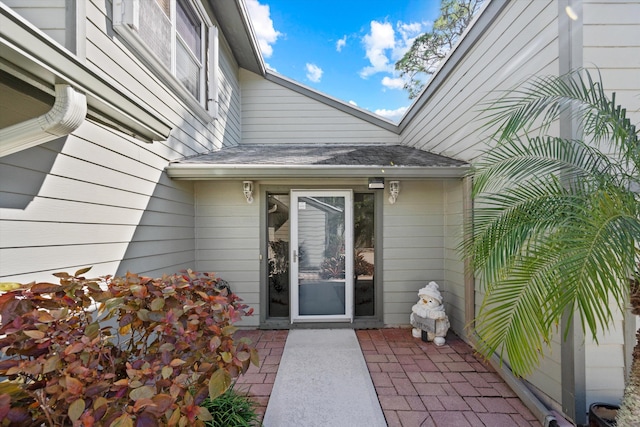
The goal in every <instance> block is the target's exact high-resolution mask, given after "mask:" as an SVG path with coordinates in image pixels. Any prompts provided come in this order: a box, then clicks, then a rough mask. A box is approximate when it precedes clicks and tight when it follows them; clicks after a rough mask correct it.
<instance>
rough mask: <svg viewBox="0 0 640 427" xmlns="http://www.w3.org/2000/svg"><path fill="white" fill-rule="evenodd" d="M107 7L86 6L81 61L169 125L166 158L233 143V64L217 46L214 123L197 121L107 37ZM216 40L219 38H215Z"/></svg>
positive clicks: (235, 99)
mask: <svg viewBox="0 0 640 427" xmlns="http://www.w3.org/2000/svg"><path fill="white" fill-rule="evenodd" d="M111 7H112V6H111V2H97V1H96V2H91V3H90V4H89V5H88V6H87V21H88V23H87V28H86V32H87V48H86V49H87V52H86V56H87V61H88V62H89V63H91V64H92V65H94V66H95V67H96V68H97V69H99V70H102V71H103V72H104V73H105V74H106V75H108V76H110V77H112V78H113V80H114V82H117V83H119V84H121V85H122V87H123V88H126V90H128V91H130V92H131V93H134V94H135V96H137V97H139V98H140V99H141V100H142V102H145V103H147V105H149V106H151V108H153V109H156V110H157V111H158V113H159V114H160V115H162V116H163V117H165V118H166V120H167V121H168V122H170V123H172V124H173V126H174V129H173V131H172V134H171V137H170V139H169V141H167V142H162V144H167V145H168V146H169V147H170V149H171V150H172V151H173V154H172V155H171V157H170V159H175V158H179V157H183V156H190V155H194V154H198V153H202V152H205V151H209V150H211V149H215V148H219V147H220V146H222V145H234V144H237V143H238V136H239V120H238V118H239V116H240V113H239V99H240V95H239V83H238V81H237V75H236V74H237V64H236V63H235V60H234V59H233V57H232V54H231V52H230V51H229V50H228V48H226V44H225V43H224V39H222V42H221V47H222V48H221V49H220V58H219V70H218V83H219V93H220V100H221V102H220V103H219V116H220V117H219V119H218V120H212V121H209V122H203V121H202V120H201V119H200V118H199V117H198V116H197V115H196V114H195V113H194V112H192V111H191V110H190V108H189V107H188V106H187V104H185V103H184V102H183V101H181V99H180V98H179V97H178V96H177V95H176V94H175V93H173V91H172V90H171V89H170V88H169V87H167V86H166V85H165V84H164V83H163V82H162V81H161V80H160V79H159V78H158V77H156V75H155V71H154V70H152V69H149V68H147V67H146V66H145V65H144V64H143V63H142V62H141V60H140V59H138V57H137V56H136V54H135V52H134V51H133V50H132V48H130V47H128V46H127V45H126V44H124V43H123V42H122V39H121V38H120V36H117V35H115V34H114V32H113V28H112V21H111V10H110V9H111ZM221 37H222V34H221Z"/></svg>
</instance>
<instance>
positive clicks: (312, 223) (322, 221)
mask: <svg viewBox="0 0 640 427" xmlns="http://www.w3.org/2000/svg"><path fill="white" fill-rule="evenodd" d="M297 208H298V230H297V231H298V245H299V247H298V249H297V254H298V265H299V267H298V288H299V314H300V316H331V315H343V314H345V313H346V306H345V302H346V300H345V298H346V296H345V291H346V290H345V258H344V257H345V198H344V197H343V196H335V197H334V196H326V197H324V196H316V197H300V198H299V199H298V206H297Z"/></svg>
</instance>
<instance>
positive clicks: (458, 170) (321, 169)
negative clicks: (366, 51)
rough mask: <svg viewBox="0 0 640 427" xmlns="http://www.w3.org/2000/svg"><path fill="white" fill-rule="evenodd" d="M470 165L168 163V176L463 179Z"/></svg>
mask: <svg viewBox="0 0 640 427" xmlns="http://www.w3.org/2000/svg"><path fill="white" fill-rule="evenodd" d="M469 168H470V165H467V164H465V165H461V166H401V167H398V166H348V167H345V166H333V165H327V166H325V165H312V166H298V165H260V166H256V165H228V164H195V163H192V164H188V163H187V164H182V163H174V164H170V165H169V166H167V168H166V172H167V175H169V177H170V178H172V179H179V180H226V179H256V180H257V179H281V178H297V179H300V178H368V177H374V176H376V177H377V176H382V177H385V178H388V179H392V178H393V179H427V178H462V177H464V176H465V175H466V174H467V172H468V171H469Z"/></svg>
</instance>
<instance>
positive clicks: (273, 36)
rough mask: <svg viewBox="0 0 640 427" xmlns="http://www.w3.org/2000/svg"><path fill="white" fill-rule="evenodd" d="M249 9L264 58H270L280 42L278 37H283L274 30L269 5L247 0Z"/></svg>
mask: <svg viewBox="0 0 640 427" xmlns="http://www.w3.org/2000/svg"><path fill="white" fill-rule="evenodd" d="M247 9H248V10H249V17H250V18H251V25H252V26H253V29H254V30H255V33H256V37H257V38H258V45H259V46H260V51H261V52H262V56H263V57H265V58H269V57H270V56H271V55H272V54H273V46H272V45H273V44H274V43H275V42H276V41H277V40H278V37H280V36H282V33H280V32H279V31H276V30H275V28H273V21H272V20H271V16H270V14H271V11H270V10H269V6H268V5H263V4H260V3H259V2H258V0H247Z"/></svg>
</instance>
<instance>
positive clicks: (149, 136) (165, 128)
mask: <svg viewBox="0 0 640 427" xmlns="http://www.w3.org/2000/svg"><path fill="white" fill-rule="evenodd" d="M0 58H2V62H3V63H4V66H3V69H5V70H6V69H11V68H15V70H16V73H15V74H16V75H17V76H20V74H21V73H24V74H31V75H32V76H34V77H35V78H37V79H39V80H42V81H44V82H46V83H48V84H50V85H51V87H52V88H53V86H54V85H55V84H58V83H63V84H68V85H70V86H72V87H73V88H74V89H75V90H76V91H78V92H81V93H84V94H85V95H86V97H87V105H88V109H89V112H88V116H93V115H94V114H93V113H95V116H96V117H97V118H99V119H101V120H106V121H107V122H113V123H115V124H116V125H120V126H121V130H123V131H124V132H126V133H128V134H130V135H132V136H134V137H138V138H140V139H142V140H144V141H147V142H151V141H162V140H166V139H167V138H168V137H169V133H170V132H171V126H170V125H169V124H168V123H167V122H166V121H165V120H163V118H162V117H160V115H159V114H158V113H157V112H156V111H154V110H153V109H152V108H151V107H150V106H148V105H146V104H145V103H143V102H142V101H141V100H140V99H139V98H138V97H136V96H135V95H134V94H133V93H131V92H129V91H128V90H127V89H126V88H124V87H122V86H121V85H120V84H119V83H117V82H116V81H114V80H112V79H111V78H110V77H108V76H106V75H103V73H100V72H98V71H95V70H92V69H90V68H89V67H88V66H87V65H86V64H84V63H82V62H81V61H80V60H79V59H78V58H76V57H75V55H73V54H72V53H70V52H69V51H67V50H66V49H65V48H63V47H62V46H60V45H59V44H57V43H56V42H55V41H53V40H52V39H51V38H49V37H48V36H47V35H45V34H44V33H42V32H41V31H40V30H39V29H37V28H35V27H34V26H33V25H32V24H31V23H29V22H28V21H26V20H25V19H23V18H22V17H20V16H19V15H17V14H16V13H15V12H13V11H12V10H11V9H10V8H9V7H7V6H6V5H4V4H3V3H2V2H0Z"/></svg>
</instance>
